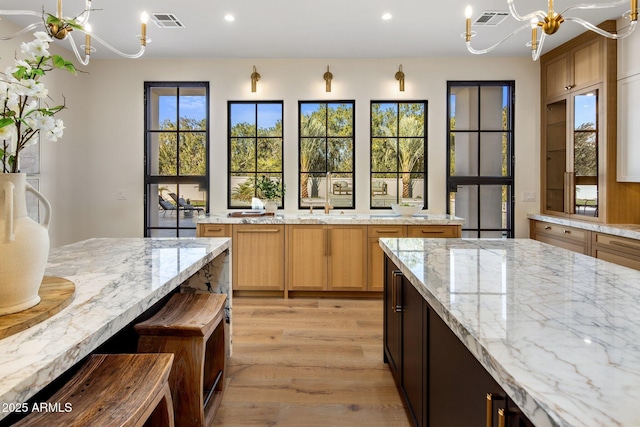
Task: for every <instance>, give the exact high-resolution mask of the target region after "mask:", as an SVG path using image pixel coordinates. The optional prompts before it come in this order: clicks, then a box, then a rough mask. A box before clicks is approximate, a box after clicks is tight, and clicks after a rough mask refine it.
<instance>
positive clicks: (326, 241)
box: [324, 229, 329, 256]
mask: <svg viewBox="0 0 640 427" xmlns="http://www.w3.org/2000/svg"><path fill="white" fill-rule="evenodd" d="M328 231H329V230H327V229H325V230H324V256H329V242H328V240H329V238H328V237H327V232H328Z"/></svg>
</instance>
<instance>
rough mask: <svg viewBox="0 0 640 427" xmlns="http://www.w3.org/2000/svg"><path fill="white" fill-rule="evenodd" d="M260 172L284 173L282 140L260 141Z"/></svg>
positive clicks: (261, 139) (266, 139)
mask: <svg viewBox="0 0 640 427" xmlns="http://www.w3.org/2000/svg"><path fill="white" fill-rule="evenodd" d="M258 171H259V172H281V171H282V139H281V138H259V139H258Z"/></svg>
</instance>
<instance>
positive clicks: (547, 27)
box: [462, 0, 638, 61]
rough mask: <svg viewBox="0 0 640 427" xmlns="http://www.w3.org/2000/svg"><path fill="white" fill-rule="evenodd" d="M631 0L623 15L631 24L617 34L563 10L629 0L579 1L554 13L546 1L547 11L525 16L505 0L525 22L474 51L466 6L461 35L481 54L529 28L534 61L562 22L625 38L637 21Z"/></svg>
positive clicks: (635, 1)
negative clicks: (463, 27) (540, 29)
mask: <svg viewBox="0 0 640 427" xmlns="http://www.w3.org/2000/svg"><path fill="white" fill-rule="evenodd" d="M630 1H631V9H630V10H629V11H627V12H625V13H624V14H623V15H622V17H623V18H625V19H629V20H630V24H629V26H628V27H627V29H626V30H625V31H624V32H622V33H619V34H616V33H610V32H608V31H605V30H603V29H602V28H598V27H597V26H595V25H593V24H591V23H590V22H587V21H585V20H584V19H582V18H578V17H572V16H566V13H568V12H570V11H574V10H578V9H590V10H593V9H606V8H611V7H618V6H622V5H624V4H625V3H627V2H629V0H618V1H614V2H611V3H597V4H585V3H582V4H577V5H575V6H569V7H568V8H566V9H565V10H563V11H562V12H560V13H557V12H555V11H554V10H553V0H549V10H548V11H546V12H545V11H543V10H537V11H535V12H531V13H529V14H527V15H520V14H519V13H518V12H517V11H516V7H515V5H514V4H513V2H514V0H507V3H508V4H509V12H510V13H511V16H513V17H514V18H515V19H516V20H518V21H521V22H526V24H524V25H522V26H521V27H519V28H516V29H515V30H514V31H513V32H511V33H510V34H508V35H507V36H506V37H504V38H503V39H502V40H500V41H499V42H498V43H496V44H494V45H493V46H490V47H488V48H486V49H479V50H476V49H474V48H473V47H471V38H472V37H473V36H475V35H476V32H475V31H471V15H472V14H473V10H472V9H471V6H467V9H466V10H465V17H466V24H467V25H466V32H465V33H463V34H462V37H464V39H465V42H466V44H467V50H468V51H469V52H471V53H475V54H478V55H480V54H484V53H488V52H491V51H492V50H493V49H495V48H496V47H498V46H499V45H500V44H502V43H503V42H505V41H507V40H508V39H510V38H511V37H513V36H514V35H516V34H517V33H519V32H520V31H522V30H525V29H527V28H531V42H529V43H527V46H530V47H531V57H532V58H533V60H534V61H536V60H538V58H539V57H540V53H541V52H542V46H543V45H544V40H545V38H546V37H547V36H550V35H552V34H555V33H556V32H557V31H558V29H559V28H560V24H562V23H563V22H565V21H571V22H575V23H577V24H580V25H582V26H583V27H584V28H586V29H587V30H590V31H593V32H595V33H598V34H600V35H601V36H604V37H608V38H610V39H614V40H616V39H622V38H624V37H627V36H628V35H630V34H631V33H632V32H633V30H634V29H635V28H636V22H637V21H638V0H630ZM538 27H541V28H542V34H541V36H540V39H539V40H538Z"/></svg>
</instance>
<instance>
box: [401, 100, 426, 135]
mask: <svg viewBox="0 0 640 427" xmlns="http://www.w3.org/2000/svg"><path fill="white" fill-rule="evenodd" d="M424 127H425V119H424V104H418V103H415V104H414V103H412V104H400V136H424Z"/></svg>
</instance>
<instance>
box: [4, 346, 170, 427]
mask: <svg viewBox="0 0 640 427" xmlns="http://www.w3.org/2000/svg"><path fill="white" fill-rule="evenodd" d="M172 361H173V355H172V354H98V355H93V356H91V357H90V358H89V360H88V361H87V363H85V364H84V365H83V366H82V368H81V369H80V370H79V371H78V372H77V373H76V374H75V375H74V376H73V377H72V378H71V379H70V380H69V381H68V382H67V383H66V384H65V385H64V387H63V388H62V389H60V390H59V391H58V392H57V393H55V394H54V395H53V396H52V397H51V399H49V400H48V401H47V402H46V403H43V404H42V405H39V407H40V408H41V409H42V411H41V412H32V413H31V414H30V415H28V416H27V417H26V418H23V419H22V420H20V421H19V422H18V423H16V424H15V426H20V427H26V426H35V427H42V426H47V427H55V426H61V427H62V426H64V427H86V426H100V427H111V426H113V427H142V426H144V425H151V426H154V427H156V426H157V427H173V426H174V419H173V403H172V399H171V391H170V390H169V383H168V379H169V373H170V371H171V364H172Z"/></svg>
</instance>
